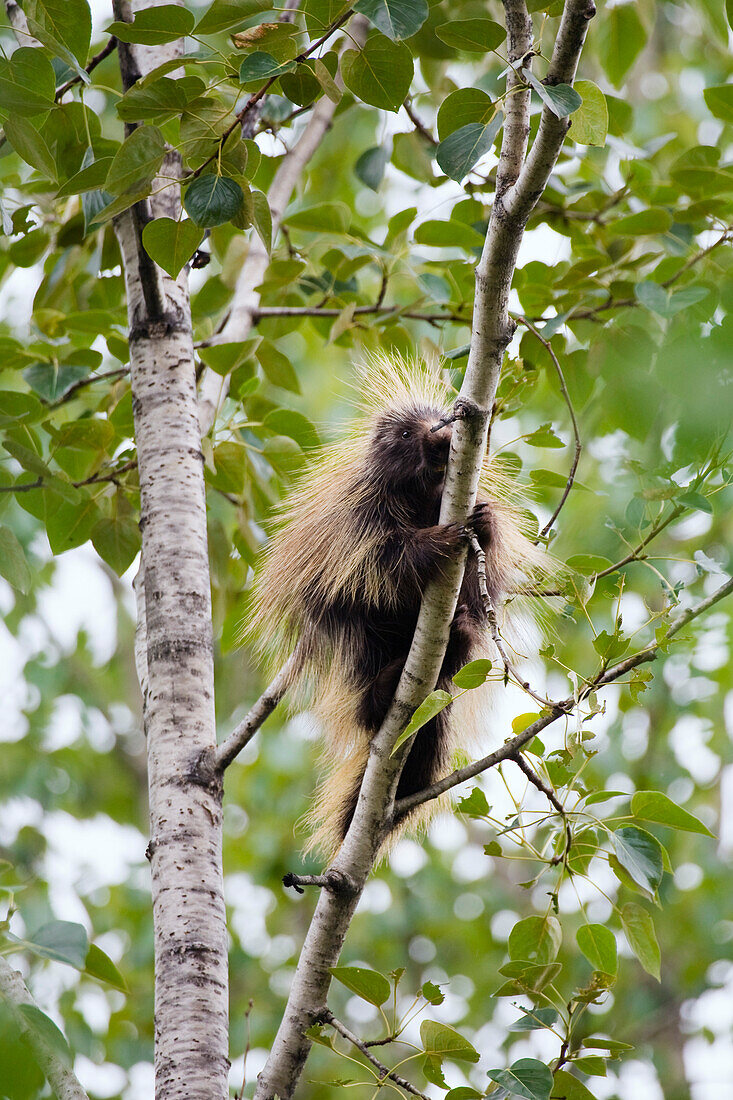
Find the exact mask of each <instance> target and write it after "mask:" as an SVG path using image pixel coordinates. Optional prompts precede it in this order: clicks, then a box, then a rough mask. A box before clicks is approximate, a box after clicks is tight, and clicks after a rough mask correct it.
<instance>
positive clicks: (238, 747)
mask: <svg viewBox="0 0 733 1100" xmlns="http://www.w3.org/2000/svg"><path fill="white" fill-rule="evenodd" d="M296 664H297V648H296V650H295V651H294V652H293V653H292V654H291V656H290V657H289V658H288V660H287V661H286V662H285V664H284V665H283V666H282V668H281V669H280V671H279V672H278V674H277V676H276V677H275V679H274V680H273V681H272V683H271V684H270V685H269V687H268V688H266V689H265V691H264V692H263V693H262V695H261V696H260V697H259V699H258V700H257V702H256V703H255V705H254V706H253V707H252V709H251V710H250V712H249V714H248V715H247V716H246V717H245V718H243V719H242V721H241V722H240V723H239V725H238V726H237V728H236V729H235V730H234V731H233V732H232V733H231V734H230V735H229V737H227V739H226V741H222V743H221V745H219V746H218V747H217V749H216V752H215V753H214V759H213V765H214V768H215V769H216V770H217V771H218V772H220V773H221V772H223V771H224V770H225V769H226V768H228V767H229V765H230V764H231V763H232V761H233V760H234V759H236V757H237V756H238V755H239V753H240V752H241V751H242V749H243V748H244V747H245V745H248V744H249V742H250V741H251V740H252V738H253V737H254V735H255V734H256V733H257V730H258V729H259V728H260V726H261V725H262V723H263V722H264V721H265V719H266V718H268V717H269V715H271V714H272V712H273V710H274V709H275V707H276V706H277V704H278V703H279V702H280V700H281V699H282V697H283V695H284V694H285V692H286V690H287V688H288V685H289V683H290V680H291V678H292V675H293V673H294V672H295V669H296Z"/></svg>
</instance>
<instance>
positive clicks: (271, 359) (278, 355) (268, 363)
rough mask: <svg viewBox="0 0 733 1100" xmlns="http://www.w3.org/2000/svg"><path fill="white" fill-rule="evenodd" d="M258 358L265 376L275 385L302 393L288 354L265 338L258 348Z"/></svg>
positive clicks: (292, 391)
mask: <svg viewBox="0 0 733 1100" xmlns="http://www.w3.org/2000/svg"><path fill="white" fill-rule="evenodd" d="M256 354H257V359H258V360H259V363H260V366H261V367H262V370H263V371H264V373H265V378H266V379H267V381H268V382H270V383H271V384H272V385H273V386H280V388H281V389H283V390H290V392H291V393H300V383H299V382H298V376H297V374H296V373H295V371H294V369H293V366H292V363H291V362H290V360H289V359H288V357H287V355H283V353H282V352H281V351H280V349H279V348H276V347H275V345H274V344H271V343H270V342H269V341H268V340H263V341H262V343H261V344H260V346H259V347H258V349H257V352H256Z"/></svg>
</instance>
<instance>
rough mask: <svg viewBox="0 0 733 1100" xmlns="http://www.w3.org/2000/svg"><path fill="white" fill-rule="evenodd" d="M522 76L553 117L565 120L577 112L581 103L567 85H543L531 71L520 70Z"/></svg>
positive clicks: (578, 97) (576, 94)
mask: <svg viewBox="0 0 733 1100" xmlns="http://www.w3.org/2000/svg"><path fill="white" fill-rule="evenodd" d="M522 76H523V77H524V78H525V80H526V81H527V83H528V84H531V85H532V87H533V88H534V90H535V91H536V92H537V95H538V96H539V97H540V99H541V100H542V102H543V103H544V104H545V106H547V107H549V109H550V110H551V111H552V113H553V115H556V116H557V117H558V118H566V117H567V116H568V115H571V114H572V113H573V111H577V110H578V107H580V105H581V103H582V102H583V101H582V99H581V98H580V96H579V95H578V93H577V92H576V91H575V89H574V88H571V87H570V85H569V84H543V83H542V81H540V80H538V79H537V77H536V76H535V75H534V73H533V72H532V70H531V69H522Z"/></svg>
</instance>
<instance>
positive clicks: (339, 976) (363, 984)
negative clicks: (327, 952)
mask: <svg viewBox="0 0 733 1100" xmlns="http://www.w3.org/2000/svg"><path fill="white" fill-rule="evenodd" d="M329 969H330V972H331V974H333V976H334V978H336V980H337V981H339V982H341V984H342V985H345V986H346V988H347V989H350V990H351V992H352V993H356V995H357V996H358V997H361V998H362V1000H364V1001H368V1002H369V1004H372V1005H376V1006H377V1007H379V1005H383V1004H384V1002H385V1001H387V1000H389V997H390V994H391V992H392V987H391V985H390V984H389V981H388V980H387V978H385V976H384V974H380V973H379V971H378V970H369V969H367V967H365V966H332V967H329Z"/></svg>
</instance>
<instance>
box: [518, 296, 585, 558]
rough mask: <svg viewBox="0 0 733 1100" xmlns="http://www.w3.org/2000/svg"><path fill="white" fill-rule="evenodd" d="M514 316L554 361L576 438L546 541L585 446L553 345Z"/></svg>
mask: <svg viewBox="0 0 733 1100" xmlns="http://www.w3.org/2000/svg"><path fill="white" fill-rule="evenodd" d="M513 316H514V318H515V320H517V321H519V323H520V325H524V327H525V328H527V329H529V331H530V332H531V333H532V335H533V336H535V337H536V338H537V339H538V340H539V342H540V343H541V344H542V345H543V347H544V348H545V350H546V352H547V354H548V355H549V356H550V359H551V360H552V363H553V365H554V367H555V371H556V372H557V377H558V381H559V383H560V391H561V393H562V395H563V398H564V400H565V404H566V405H567V407H568V412H569V413H570V419H571V421H572V424H573V435H574V437H575V454H574V456H573V461H572V463H571V466H570V473H569V474H568V479H567V481H566V483H565V488H564V490H563V494H562V496H561V497H560V503H559V504H558V505H557V507H556V509H555V511H554V512H553V513H552V515H551V516H550V518H549V520H548V521H547V523H546V524H545V526H544V527H543V528H542V530H541V531H540V533H539V538H540V539H544V538H546V537H547V535H549V533H550V531H551V530H552V525H553V523H554V522H555V520H556V519H557V517H558V516H559V515H560V512H561V511H562V508H563V505H564V504H565V501H566V500H567V499H568V496H569V495H570V490H571V489H572V487H573V482H574V481H575V472H576V470H577V469H578V463H579V462H580V454H581V451H582V449H583V445H582V443H581V442H580V429H579V428H578V421H577V419H576V416H575V409H574V408H573V403H572V401H571V400H570V394H569V393H568V387H567V385H566V383H565V375H564V374H563V371H562V367H561V366H560V362H559V360H558V358H557V356H556V355H555V352H554V350H553V347H552V344H551V343H550V341H549V340H545V338H544V336H543V335H542V334H541V333H540V332H538V331H537V329H536V328H535V326H534V325H533V324H532V322H531V321H528V320H527V318H526V317H524V316H522V314H521V313H515V314H514V315H513Z"/></svg>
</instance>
